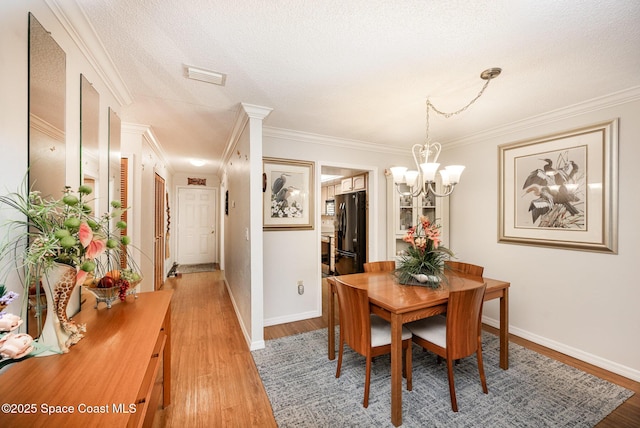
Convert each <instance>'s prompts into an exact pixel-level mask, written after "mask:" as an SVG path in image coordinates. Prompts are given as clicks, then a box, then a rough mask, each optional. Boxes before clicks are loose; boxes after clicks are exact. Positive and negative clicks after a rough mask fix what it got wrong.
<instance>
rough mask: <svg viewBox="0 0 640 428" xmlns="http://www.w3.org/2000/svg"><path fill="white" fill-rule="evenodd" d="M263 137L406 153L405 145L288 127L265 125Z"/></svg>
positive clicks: (364, 149) (382, 151) (387, 152)
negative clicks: (351, 138)
mask: <svg viewBox="0 0 640 428" xmlns="http://www.w3.org/2000/svg"><path fill="white" fill-rule="evenodd" d="M262 135H263V137H271V138H277V139H280V140H290V141H298V142H304V143H310V144H319V145H323V146H328V147H339V148H348V149H353V150H361V151H365V152H377V153H386V154H389V153H391V154H399V155H406V154H407V148H406V147H397V146H386V145H383V144H378V143H370V142H366V141H359V140H349V139H346V138H338V137H330V136H327V135H319V134H313V133H310V132H302V131H292V130H290V129H283V128H273V127H268V126H265V127H264V128H263V131H262Z"/></svg>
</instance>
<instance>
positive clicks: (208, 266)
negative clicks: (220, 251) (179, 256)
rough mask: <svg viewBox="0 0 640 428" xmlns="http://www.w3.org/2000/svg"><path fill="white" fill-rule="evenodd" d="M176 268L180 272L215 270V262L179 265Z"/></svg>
mask: <svg viewBox="0 0 640 428" xmlns="http://www.w3.org/2000/svg"><path fill="white" fill-rule="evenodd" d="M176 270H177V271H178V272H180V273H197V272H214V271H215V270H216V265H215V263H200V264H194V265H178V267H177V268H176Z"/></svg>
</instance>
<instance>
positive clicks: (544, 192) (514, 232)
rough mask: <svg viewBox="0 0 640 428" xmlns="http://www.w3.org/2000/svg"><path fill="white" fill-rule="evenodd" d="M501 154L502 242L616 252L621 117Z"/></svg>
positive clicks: (509, 147)
mask: <svg viewBox="0 0 640 428" xmlns="http://www.w3.org/2000/svg"><path fill="white" fill-rule="evenodd" d="M498 154H499V163H500V165H499V175H500V179H499V217H500V219H499V233H498V241H499V242H507V243H521V244H531V245H544V246H552V247H564V248H569V249H581V250H590V251H606V252H615V251H617V206H618V201H617V186H618V183H617V177H618V173H617V170H618V120H617V119H616V120H612V121H609V122H606V123H601V124H597V125H592V126H587V127H584V128H580V129H576V130H572V131H567V132H563V133H559V134H554V135H549V136H545V137H541V138H536V139H534V140H527V141H520V142H516V143H510V144H504V145H501V146H499V147H498Z"/></svg>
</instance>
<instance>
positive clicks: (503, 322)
mask: <svg viewBox="0 0 640 428" xmlns="http://www.w3.org/2000/svg"><path fill="white" fill-rule="evenodd" d="M500 367H501V368H502V369H504V370H507V369H508V368H509V289H508V288H505V289H504V291H503V294H502V297H500Z"/></svg>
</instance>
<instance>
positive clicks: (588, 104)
mask: <svg viewBox="0 0 640 428" xmlns="http://www.w3.org/2000/svg"><path fill="white" fill-rule="evenodd" d="M638 100H640V86H634V87H631V88H628V89H625V90H622V91H619V92H614V93H612V94H608V95H604V96H602V97H597V98H592V99H590V100H587V101H584V102H581V103H577V104H573V105H570V106H567V107H562V108H559V109H557V110H552V111H550V112H547V113H543V114H539V115H536V116H532V117H529V118H527V119H523V120H519V121H516V122H512V123H509V124H507V125H502V126H498V127H495V128H491V129H488V130H486V131H482V132H477V133H475V134H471V135H468V136H466V137H462V138H460V139H457V140H453V141H450V142H445V143H443V144H442V149H443V150H444V149H445V147H446V149H451V148H454V147H462V146H467V145H470V144H477V143H481V142H484V141H487V140H492V139H496V138H498V137H502V136H505V135H510V134H514V133H517V132H521V131H526V130H528V129H531V128H536V127H539V126H542V125H547V124H549V123H553V122H559V121H562V120H566V119H569V118H572V117H576V116H581V115H584V114H587V113H592V112H596V111H600V110H604V109H607V108H611V107H615V106H618V105H623V104H627V103H630V102H635V101H638Z"/></svg>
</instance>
